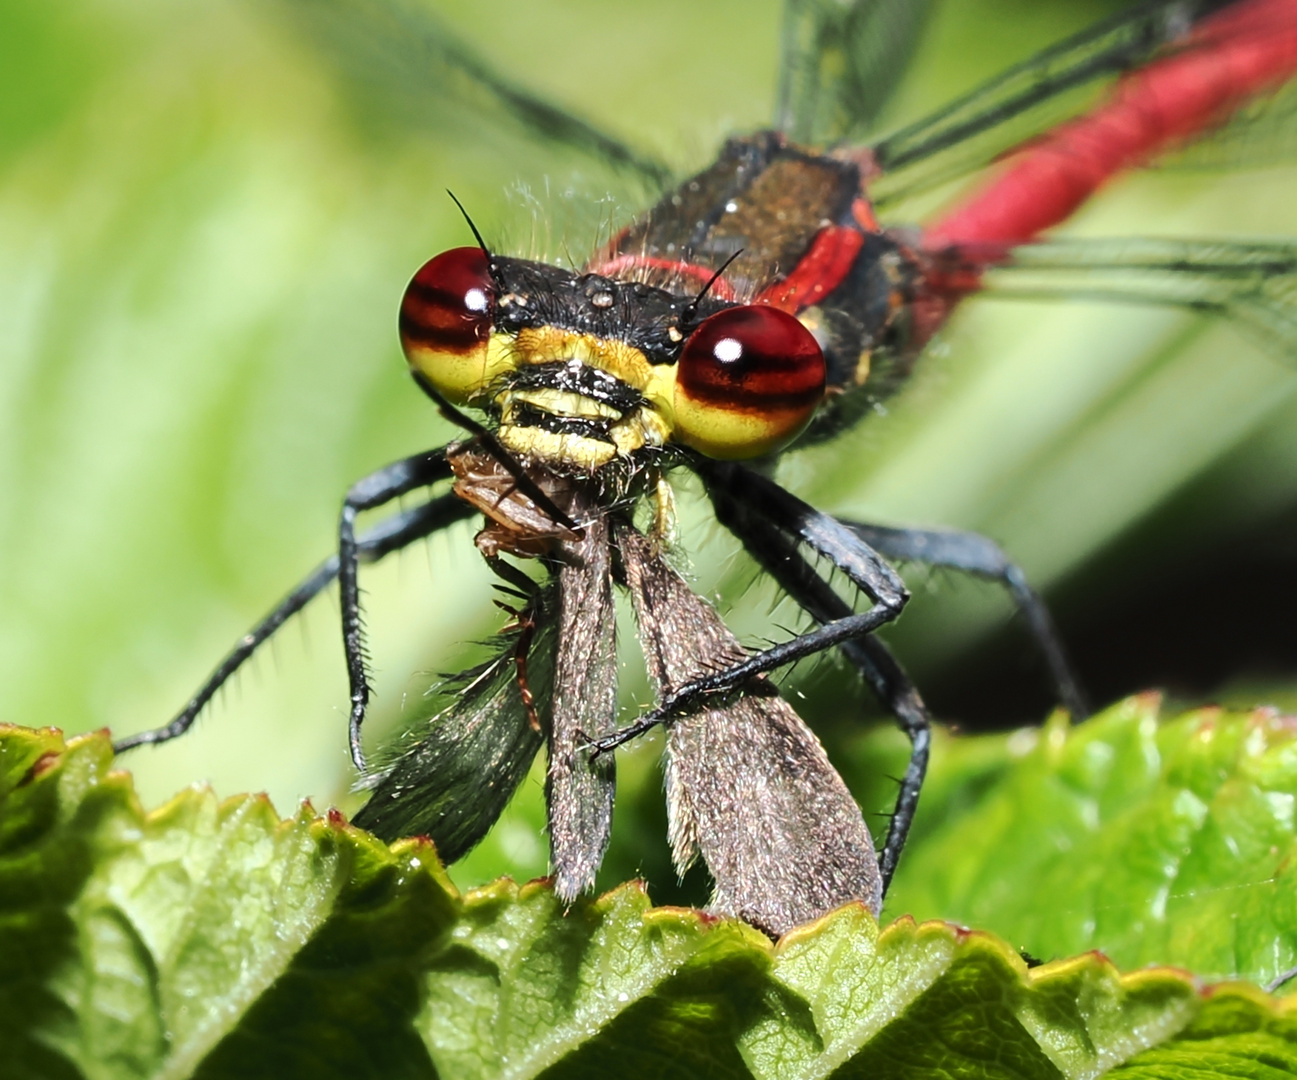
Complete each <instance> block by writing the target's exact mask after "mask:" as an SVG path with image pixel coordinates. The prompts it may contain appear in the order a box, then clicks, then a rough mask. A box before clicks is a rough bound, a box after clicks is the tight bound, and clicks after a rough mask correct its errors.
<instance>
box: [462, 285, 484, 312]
mask: <svg viewBox="0 0 1297 1080" xmlns="http://www.w3.org/2000/svg"><path fill="white" fill-rule="evenodd" d="M464 306H465V307H466V308H468V310H469V311H479V312H480V311H485V310H486V308H487V303H486V293H485V291H483V290H482V289H469V290H468V292H466V293H465V294H464Z"/></svg>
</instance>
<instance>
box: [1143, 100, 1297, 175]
mask: <svg viewBox="0 0 1297 1080" xmlns="http://www.w3.org/2000/svg"><path fill="white" fill-rule="evenodd" d="M1293 161H1297V82H1291V83H1288V84H1286V85H1285V86H1283V87H1281V88H1280V89H1279V90H1278V91H1276V92H1275V93H1273V94H1271V95H1269V96H1268V97H1265V98H1261V99H1259V100H1257V101H1254V102H1251V103H1250V104H1249V105H1247V106H1245V107H1244V108H1243V109H1241V110H1239V113H1238V115H1237V116H1235V117H1234V118H1233V119H1232V120H1230V122H1229V123H1228V124H1226V125H1225V126H1224V127H1223V128H1221V129H1220V130H1219V131H1217V132H1215V133H1214V134H1212V135H1211V136H1210V137H1209V138H1206V139H1199V140H1198V141H1196V142H1194V143H1192V144H1191V145H1189V146H1187V147H1185V149H1183V150H1181V151H1179V152H1178V153H1176V154H1174V155H1172V156H1171V157H1169V158H1168V159H1167V160H1166V161H1163V162H1159V166H1160V167H1163V168H1189V169H1202V168H1207V169H1244V168H1265V167H1267V166H1271V165H1287V164H1290V163H1292V162H1293Z"/></svg>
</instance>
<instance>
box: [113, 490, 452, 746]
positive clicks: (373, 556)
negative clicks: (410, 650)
mask: <svg viewBox="0 0 1297 1080" xmlns="http://www.w3.org/2000/svg"><path fill="white" fill-rule="evenodd" d="M473 513H475V511H474V509H473V507H471V506H469V505H468V503H466V502H464V500H463V499H460V498H458V497H457V496H455V495H442V496H440V497H438V498H436V499H432V500H430V501H429V502H426V503H424V504H423V505H422V506H416V507H414V508H413V509H411V510H404V511H402V512H401V513H399V514H393V515H392V516H391V517H390V518H388V519H387V520H386V521H383V522H380V523H379V524H378V525H375V526H374V528H372V529H370V530H369V531H368V532H365V533H362V534H361V536H360V537H359V539H358V540H357V541H356V548H357V553H358V555H359V558H360V561H361V562H363V563H373V562H377V561H378V560H379V559H381V558H383V556H384V555H389V554H391V553H392V552H393V551H399V550H400V549H401V548H404V547H408V546H409V545H410V544H412V543H414V542H415V541H416V540H422V539H423V538H424V537H426V536H431V535H432V534H433V533H435V532H439V531H440V530H441V529H444V528H446V527H447V526H448V525H452V524H454V523H455V522H456V521H462V520H463V519H464V518H466V517H469V516H471V515H472V514H473ZM337 576H338V556H337V555H330V556H329V558H327V559H325V560H324V562H322V563H320V565H319V566H317V567H316V568H315V569H314V570H312V571H311V573H310V574H309V575H307V577H306V578H305V580H303V581H302V582H301V583H300V584H299V585H298V586H297V587H296V588H295V589H293V591H292V592H290V593H289V594H288V595H287V596H285V597H284V599H283V600H281V601H280V602H279V604H278V605H276V607H275V608H274V609H273V610H272V611H271V612H270V613H269V614H268V615H267V616H266V617H265V618H264V619H262V620H261V622H259V623H257V625H256V626H254V627H253V628H252V629H251V630H249V631H248V633H246V634H245V635H244V636H243V637H241V638H240V639H239V643H238V644H237V645H235V647H234V648H233V649H231V650H230V651H229V653H228V654H227V655H226V657H225V659H223V660H222V661H221V662H220V664H218V665H217V667H216V669H215V670H214V671H213V672H212V673H211V675H209V676H208V678H207V681H206V682H205V683H203V685H202V687H201V688H200V689H199V690H198V692H197V693H196V694H195V695H194V696H193V697H192V698H190V700H189V703H188V704H187V705H186V706H185V707H184V709H182V710H181V711H180V712H179V713H177V714H176V716H175V718H174V719H173V720H172V721H171V722H170V723H168V724H166V725H164V726H163V727H159V728H153V729H151V730H149V731H140V732H137V733H136V734H134V735H128V736H127V737H126V738H124V739H119V740H118V741H117V742H115V743H114V744H113V749H114V750H115V751H116V752H117V753H119V754H120V753H122V752H123V751H126V750H130V749H132V748H134V747H136V746H143V745H146V744H156V743H164V742H168V741H169V740H171V739H174V738H177V737H179V736H181V735H183V734H184V733H185V732H186V731H188V730H189V729H190V728H191V727H192V726H193V724H194V721H195V720H197V719H198V715H199V713H201V712H202V711H203V709H204V708H206V707H207V703H208V702H209V701H211V700H212V698H213V697H215V696H216V692H217V691H218V690H220V688H221V687H222V686H224V685H225V684H226V683H227V682H228V681H229V680H230V678H231V677H232V676H233V675H234V673H235V672H236V671H238V670H239V668H240V667H242V666H243V664H244V662H245V661H246V660H248V658H249V657H251V656H252V654H253V653H254V652H256V651H257V649H258V648H260V647H261V646H262V645H263V644H265V642H266V641H267V640H268V639H269V638H270V637H271V635H272V634H274V633H275V631H276V630H278V629H279V628H280V627H281V626H283V625H284V623H286V622H287V621H288V620H289V619H291V618H292V617H293V616H294V615H296V614H297V613H298V612H299V611H301V610H302V608H304V607H305V606H306V605H307V604H308V603H310V602H311V601H312V600H313V599H315V597H316V596H318V595H319V594H320V593H321V592H323V591H324V590H325V589H326V588H327V587H328V586H329V585H330V584H331V583H332V582H333V579H334V578H336V577H337Z"/></svg>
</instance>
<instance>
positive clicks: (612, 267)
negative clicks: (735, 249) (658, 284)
mask: <svg viewBox="0 0 1297 1080" xmlns="http://www.w3.org/2000/svg"><path fill="white" fill-rule="evenodd" d="M635 270H665V271H667V272H668V273H671V274H678V275H679V276H680V277H682V278H693V279H694V280H695V281H697V282H698V284H699V286H700V287H701V286H703V285H706V284H707V282H709V281H711V280H712V278H713V276H714V275H715V274H716V271H715V270H714V269H712V268H711V267H708V266H698V265H697V264H695V263H687V262H679V261H677V260H675V259H661V258H657V257H655V256H652V255H617V256H614V257H613V258H611V259H607V260H605V261H604V262H601V263H596V264H594V265H593V266H589V267H587V269H586V272H587V273H590V274H599V275H600V276H601V277H606V278H619V276H620V275H622V274H625V273H626V272H627V271H635ZM709 291H710V292H711V294H712V295H713V296H715V297H716V298H717V299H719V300H733V299H735V296H734V289H733V287H732V286H731V285H730V284H729V282H727V281H726V280H725V278H724V276H723V275H722V276H721V277H719V278H716V280H715V281H714V282H712V287H711V289H710V290H709Z"/></svg>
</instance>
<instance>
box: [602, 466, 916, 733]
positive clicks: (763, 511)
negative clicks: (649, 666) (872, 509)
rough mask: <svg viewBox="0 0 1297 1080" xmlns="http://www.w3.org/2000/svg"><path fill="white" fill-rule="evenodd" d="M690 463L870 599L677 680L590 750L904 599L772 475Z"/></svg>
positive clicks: (886, 575)
mask: <svg viewBox="0 0 1297 1080" xmlns="http://www.w3.org/2000/svg"><path fill="white" fill-rule="evenodd" d="M694 468H695V469H696V471H697V472H698V473H699V475H700V476H702V478H703V480H704V482H705V483H706V485H707V488H708V490H709V491H723V492H724V497H725V498H726V499H727V500H730V501H732V502H734V503H736V504H738V505H743V506H745V507H750V509H751V512H752V513H753V514H757V515H763V516H764V517H765V518H766V519H767V520H768V521H769V522H770V523H771V525H772V526H774V527H776V528H778V529H780V530H782V531H783V532H785V533H786V534H788V535H789V536H793V537H796V539H797V540H798V541H799V542H801V543H803V544H805V545H806V546H807V547H809V548H810V549H811V550H813V551H815V552H817V553H818V554H820V555H823V556H824V557H825V558H828V559H830V560H832V562H833V563H834V565H835V566H837V567H838V569H839V570H841V571H842V572H843V573H844V574H846V575H847V577H848V578H850V580H851V581H852V583H853V584H854V585H855V586H856V587H857V588H859V589H860V590H861V591H862V592H863V593H864V594H865V595H866V596H868V597H869V598H870V599H871V600H872V601H873V602H874V603H873V606H872V607H871V608H870V609H869V610H868V611H865V612H862V613H860V614H856V613H854V612H851V611H849V610H847V611H846V612H845V614H843V615H841V617H833V618H830V619H829V620H828V621H826V622H825V623H824V624H823V625H822V626H820V627H818V628H817V629H815V630H810V631H808V632H807V633H805V634H799V635H798V636H796V637H794V638H790V639H789V640H788V641H784V642H781V643H780V644H778V645H775V646H773V647H772V648H769V649H764V650H762V651H761V652H759V653H754V654H752V655H751V656H749V657H748V659H747V660H745V661H744V662H743V663H741V664H735V665H734V666H733V667H731V668H726V669H725V670H723V671H717V672H713V673H712V674H710V675H705V676H702V677H701V678H697V679H693V680H691V681H689V682H687V683H685V684H684V685H683V686H681V687H679V688H677V690H676V692H675V693H674V694H672V695H671V697H670V698H669V699H668V700H665V701H663V702H662V704H661V705H659V706H658V708H656V709H654V710H653V711H652V712H649V713H646V714H645V715H644V716H642V717H640V719H639V720H637V721H635V722H634V723H633V724H629V725H627V726H626V727H624V728H622V729H621V730H620V731H616V732H613V733H612V734H611V735H607V736H604V737H603V738H599V739H594V740H591V742H590V746H591V748H592V749H593V750H594V751H595V752H596V753H603V752H605V751H608V750H612V749H614V748H615V747H618V746H621V745H622V744H623V743H626V742H629V741H630V740H631V739H634V738H636V737H637V736H639V735H641V734H643V733H644V732H646V731H648V730H650V729H651V728H654V727H656V726H657V725H658V724H661V723H663V722H664V721H666V720H668V719H670V718H671V717H673V716H675V715H677V714H678V713H681V712H685V711H687V710H689V709H691V708H693V707H694V706H695V705H697V704H698V702H699V701H700V700H701V699H702V698H704V697H705V696H707V695H709V694H724V693H726V692H728V691H730V690H733V689H734V688H736V687H738V686H740V685H741V684H742V683H743V682H745V681H746V680H747V679H750V678H751V677H752V676H754V675H760V674H763V673H765V672H767V671H772V670H774V669H775V668H777V667H782V666H783V665H785V664H790V663H792V662H793V661H795V660H801V659H802V658H803V657H807V656H813V655H814V654H815V653H819V652H823V651H824V650H825V649H828V648H832V647H833V646H835V645H841V644H842V643H843V642H845V641H852V640H860V639H864V638H865V637H866V635H868V634H871V633H873V632H874V631H875V630H877V629H878V628H879V627H880V626H883V625H884V624H885V623H889V622H891V621H892V620H893V619H894V618H896V616H897V615H899V614H900V612H901V608H903V607H904V606H905V603H906V601H907V600H909V598H910V594H909V593H908V592H907V591H906V588H905V583H904V582H903V581H902V580H901V579H900V577H899V576H897V573H896V571H895V570H893V569H892V568H891V567H890V566H888V565H887V563H886V562H885V561H884V560H883V559H882V558H881V557H880V556H879V555H878V554H877V552H875V551H874V550H873V549H872V548H870V547H869V545H868V544H866V543H865V542H864V541H862V540H861V539H860V538H859V537H857V536H856V535H855V534H854V533H853V532H851V530H850V529H848V528H847V527H846V526H844V525H842V524H841V523H840V522H838V521H837V519H836V518H833V517H830V516H829V515H828V514H822V513H820V512H819V511H818V510H816V509H814V508H813V507H811V506H808V505H807V504H806V503H804V502H802V500H801V499H799V498H797V497H796V496H795V495H793V494H792V493H791V492H788V491H785V490H784V489H783V488H782V487H780V486H779V485H778V484H776V483H775V482H774V481H773V480H769V479H767V478H766V477H764V476H761V475H760V474H759V473H755V472H753V471H752V470H750V469H745V468H744V467H743V466H741V465H737V464H735V463H734V462H729V461H710V460H704V459H698V460H696V461H695V463H694ZM897 670H898V671H899V669H897Z"/></svg>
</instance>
